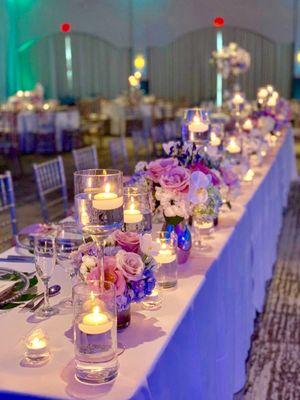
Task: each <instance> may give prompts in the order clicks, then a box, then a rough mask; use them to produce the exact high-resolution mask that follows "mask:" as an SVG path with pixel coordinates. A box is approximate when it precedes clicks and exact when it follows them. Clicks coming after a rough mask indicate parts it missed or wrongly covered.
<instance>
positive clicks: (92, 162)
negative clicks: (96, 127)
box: [72, 144, 99, 171]
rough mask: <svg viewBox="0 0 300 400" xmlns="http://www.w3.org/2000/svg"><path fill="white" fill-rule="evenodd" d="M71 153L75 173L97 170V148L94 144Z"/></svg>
mask: <svg viewBox="0 0 300 400" xmlns="http://www.w3.org/2000/svg"><path fill="white" fill-rule="evenodd" d="M72 153H73V160H74V164H75V168H76V171H80V170H83V169H97V168H99V162H98V154H97V148H96V146H95V145H94V144H93V145H92V146H87V147H83V148H81V149H77V150H73V151H72Z"/></svg>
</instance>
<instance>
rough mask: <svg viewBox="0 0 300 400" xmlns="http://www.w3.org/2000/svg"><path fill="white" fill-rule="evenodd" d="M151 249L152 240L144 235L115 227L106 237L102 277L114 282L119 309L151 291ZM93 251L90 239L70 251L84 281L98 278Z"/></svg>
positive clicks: (153, 245) (152, 271)
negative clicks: (73, 250) (75, 249)
mask: <svg viewBox="0 0 300 400" xmlns="http://www.w3.org/2000/svg"><path fill="white" fill-rule="evenodd" d="M155 251H156V247H155V244H153V243H152V242H151V241H150V242H149V237H148V235H144V236H141V235H139V234H137V233H135V232H122V231H120V230H117V231H115V232H114V233H113V234H112V235H111V236H110V237H109V238H108V239H107V242H106V247H105V250H104V277H105V280H106V281H109V282H112V283H114V285H115V289H116V301H117V308H118V311H119V312H120V311H123V310H126V309H127V308H128V307H129V305H130V304H131V303H132V302H139V301H141V300H143V299H144V298H145V297H146V296H148V295H150V294H151V292H152V290H153V288H154V286H155V277H154V271H155V267H156V262H155V260H154V258H153V256H154V255H156V253H155ZM97 254H98V249H97V246H96V245H95V243H94V242H91V243H86V244H83V245H81V246H80V247H79V249H78V250H77V251H76V252H73V253H72V260H73V263H74V265H75V266H76V267H77V268H79V271H80V277H81V278H82V280H83V281H85V282H88V281H95V280H99V279H100V269H99V263H98V257H97Z"/></svg>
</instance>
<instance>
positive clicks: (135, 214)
mask: <svg viewBox="0 0 300 400" xmlns="http://www.w3.org/2000/svg"><path fill="white" fill-rule="evenodd" d="M142 220H143V214H142V213H141V212H140V211H139V210H137V209H136V208H135V204H134V201H133V198H132V197H131V204H130V206H129V209H126V210H124V222H125V223H126V224H137V223H139V222H141V221H142Z"/></svg>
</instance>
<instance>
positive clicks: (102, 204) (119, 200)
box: [93, 183, 123, 210]
mask: <svg viewBox="0 0 300 400" xmlns="http://www.w3.org/2000/svg"><path fill="white" fill-rule="evenodd" d="M122 206H123V197H122V196H119V197H118V195H117V194H116V193H112V192H111V191H110V184H109V183H107V184H106V185H105V188H104V192H102V193H97V194H95V195H94V197H93V207H94V208H96V210H115V209H116V208H119V207H122Z"/></svg>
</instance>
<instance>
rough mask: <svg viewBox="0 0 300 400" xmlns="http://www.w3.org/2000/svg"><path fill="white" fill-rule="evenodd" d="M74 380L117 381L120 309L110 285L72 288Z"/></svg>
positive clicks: (95, 283) (82, 285)
mask: <svg viewBox="0 0 300 400" xmlns="http://www.w3.org/2000/svg"><path fill="white" fill-rule="evenodd" d="M73 309H74V347H75V365H76V372H75V377H76V379H78V380H79V381H80V382H84V383H89V384H102V383H106V382H109V381H111V380H113V379H115V378H116V376H117V374H118V359H117V309H116V296H115V287H114V285H113V284H112V283H111V282H104V285H99V282H97V281H90V282H89V283H88V284H85V283H80V284H78V285H76V286H74V288H73Z"/></svg>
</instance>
